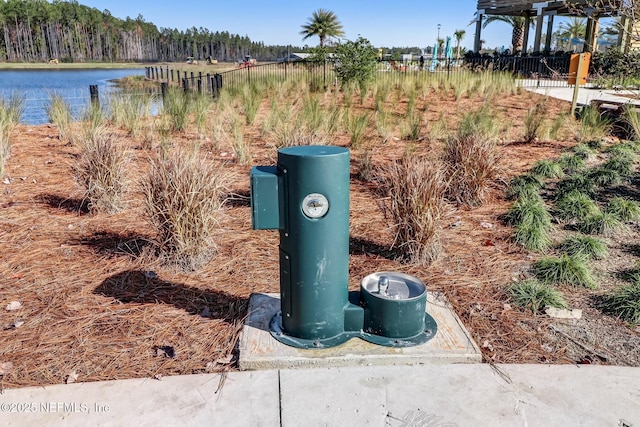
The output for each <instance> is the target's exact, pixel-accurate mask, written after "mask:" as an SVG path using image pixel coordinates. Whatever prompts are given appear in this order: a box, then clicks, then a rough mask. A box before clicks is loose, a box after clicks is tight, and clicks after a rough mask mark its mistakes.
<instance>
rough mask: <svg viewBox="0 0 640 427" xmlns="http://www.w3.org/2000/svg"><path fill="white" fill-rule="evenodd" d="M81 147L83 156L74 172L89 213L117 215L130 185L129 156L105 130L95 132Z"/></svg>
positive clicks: (112, 135) (118, 142)
mask: <svg viewBox="0 0 640 427" xmlns="http://www.w3.org/2000/svg"><path fill="white" fill-rule="evenodd" d="M79 146H80V155H79V157H78V160H77V163H76V165H75V168H74V169H75V175H76V180H77V181H78V182H79V183H80V185H82V187H83V188H84V200H85V201H86V202H87V203H88V207H89V209H90V210H91V211H92V212H94V213H97V212H103V213H108V214H110V213H115V212H118V211H119V210H120V209H122V196H123V195H124V193H125V191H126V189H127V185H128V182H127V176H126V169H127V166H128V165H129V156H128V155H127V154H126V152H125V151H124V149H123V148H122V144H121V142H120V141H119V140H118V138H117V136H116V135H114V134H111V133H108V132H106V131H104V129H103V130H101V131H95V132H93V133H92V134H91V135H90V137H89V138H87V139H84V140H82V141H81V142H80V144H79Z"/></svg>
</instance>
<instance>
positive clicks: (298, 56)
mask: <svg viewBox="0 0 640 427" xmlns="http://www.w3.org/2000/svg"><path fill="white" fill-rule="evenodd" d="M310 56H311V54H310V53H302V52H299V53H298V52H296V53H290V54H289V55H288V56H285V57H284V58H280V59H278V62H295V61H304V60H305V59H309V57H310Z"/></svg>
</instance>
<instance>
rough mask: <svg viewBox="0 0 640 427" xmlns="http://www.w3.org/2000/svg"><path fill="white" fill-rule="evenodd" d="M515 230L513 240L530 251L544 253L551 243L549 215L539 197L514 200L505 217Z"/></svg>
mask: <svg viewBox="0 0 640 427" xmlns="http://www.w3.org/2000/svg"><path fill="white" fill-rule="evenodd" d="M506 223H507V224H509V225H512V226H513V227H514V228H515V231H514V235H513V240H514V241H515V242H516V243H518V244H520V245H522V246H523V247H525V248H526V249H529V250H531V251H538V252H540V251H546V250H547V249H548V248H549V247H550V246H551V243H552V240H551V236H550V234H549V233H550V231H551V228H552V227H551V215H550V214H549V212H548V211H547V208H546V207H545V205H544V202H543V201H542V198H541V197H540V196H537V197H525V198H521V199H518V200H516V201H515V202H514V203H513V205H512V206H511V208H510V209H509V212H507V215H506Z"/></svg>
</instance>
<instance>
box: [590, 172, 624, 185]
mask: <svg viewBox="0 0 640 427" xmlns="http://www.w3.org/2000/svg"><path fill="white" fill-rule="evenodd" d="M587 177H588V178H589V179H590V180H591V181H593V183H594V184H595V185H596V186H597V187H600V188H608V187H617V186H618V185H620V184H622V176H620V173H618V171H616V170H613V169H607V168H605V167H597V168H595V169H592V170H590V171H588V172H587Z"/></svg>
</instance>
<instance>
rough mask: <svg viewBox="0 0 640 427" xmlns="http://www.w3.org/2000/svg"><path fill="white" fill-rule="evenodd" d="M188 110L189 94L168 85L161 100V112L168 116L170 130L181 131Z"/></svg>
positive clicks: (184, 126)
mask: <svg viewBox="0 0 640 427" xmlns="http://www.w3.org/2000/svg"><path fill="white" fill-rule="evenodd" d="M190 111H191V100H190V99H189V94H188V93H185V91H184V90H182V89H181V88H177V87H170V88H169V90H167V92H166V94H165V96H164V99H163V102H162V114H164V115H166V116H167V117H168V118H169V123H170V128H171V130H173V131H175V132H181V131H183V130H184V129H185V128H186V126H187V122H188V120H189V113H190Z"/></svg>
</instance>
